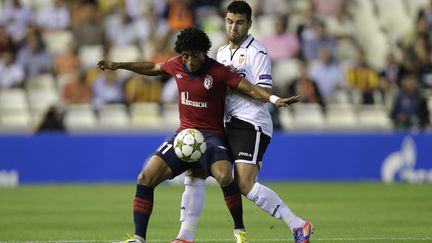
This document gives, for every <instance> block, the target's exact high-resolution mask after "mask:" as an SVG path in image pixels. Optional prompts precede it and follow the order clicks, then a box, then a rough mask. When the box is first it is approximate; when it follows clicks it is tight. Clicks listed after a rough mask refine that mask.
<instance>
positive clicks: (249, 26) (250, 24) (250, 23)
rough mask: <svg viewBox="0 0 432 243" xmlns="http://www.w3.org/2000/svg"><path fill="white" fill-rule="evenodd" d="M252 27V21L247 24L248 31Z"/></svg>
mask: <svg viewBox="0 0 432 243" xmlns="http://www.w3.org/2000/svg"><path fill="white" fill-rule="evenodd" d="M251 27H252V19H251V20H250V21H249V22H248V30H249V29H250V28H251Z"/></svg>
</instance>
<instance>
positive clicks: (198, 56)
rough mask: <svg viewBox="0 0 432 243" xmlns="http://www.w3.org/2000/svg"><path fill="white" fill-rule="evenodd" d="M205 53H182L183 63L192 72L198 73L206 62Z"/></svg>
mask: <svg viewBox="0 0 432 243" xmlns="http://www.w3.org/2000/svg"><path fill="white" fill-rule="evenodd" d="M205 56H206V55H205V53H204V52H191V51H183V52H182V53H181V57H182V61H183V63H184V64H185V65H186V68H187V69H188V70H189V71H190V72H196V71H198V70H199V69H200V68H201V66H202V65H203V63H204V60H205Z"/></svg>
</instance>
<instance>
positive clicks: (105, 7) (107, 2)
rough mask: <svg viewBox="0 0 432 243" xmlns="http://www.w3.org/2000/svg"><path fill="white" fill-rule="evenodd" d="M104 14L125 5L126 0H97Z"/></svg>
mask: <svg viewBox="0 0 432 243" xmlns="http://www.w3.org/2000/svg"><path fill="white" fill-rule="evenodd" d="M96 1H97V5H98V6H99V9H100V10H101V11H102V14H103V15H108V14H112V13H113V12H115V11H116V10H117V9H119V8H122V7H124V0H96Z"/></svg>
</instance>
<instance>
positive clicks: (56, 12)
mask: <svg viewBox="0 0 432 243" xmlns="http://www.w3.org/2000/svg"><path fill="white" fill-rule="evenodd" d="M36 23H37V25H38V26H39V27H40V28H41V29H43V30H47V31H58V30H65V29H67V28H68V27H69V26H70V13H69V9H68V8H67V7H66V4H65V2H64V0H53V2H52V4H47V5H45V6H44V7H43V8H41V9H40V10H39V11H38V13H37V16H36Z"/></svg>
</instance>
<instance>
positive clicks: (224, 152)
mask: <svg viewBox="0 0 432 243" xmlns="http://www.w3.org/2000/svg"><path fill="white" fill-rule="evenodd" d="M210 46H211V43H210V40H209V38H208V36H207V35H206V34H205V33H204V32H203V31H201V30H199V29H197V28H194V27H191V28H187V29H184V30H183V31H181V32H180V34H179V35H178V36H177V40H176V43H175V51H176V52H177V53H179V54H180V55H179V56H177V57H174V58H172V59H170V60H168V61H167V62H165V63H157V64H156V63H151V62H109V61H100V62H99V63H98V66H99V68H100V69H102V70H105V69H109V70H117V69H126V70H130V71H133V72H136V73H139V74H143V75H151V76H154V75H162V74H169V75H171V76H174V77H175V79H176V83H177V86H178V92H179V97H180V99H179V102H178V105H179V111H180V127H179V129H178V130H177V131H181V130H183V129H185V128H195V129H198V130H200V131H201V132H202V133H203V134H204V136H205V138H206V143H207V150H206V152H205V154H204V155H203V156H202V157H201V159H200V160H199V161H198V162H196V163H187V162H183V161H182V160H180V159H179V158H177V156H176V155H175V152H174V148H173V140H174V137H175V135H173V136H172V137H171V138H169V139H168V140H167V141H165V142H164V143H162V145H161V146H160V147H159V148H158V149H157V150H156V152H155V153H154V154H153V156H151V158H150V159H149V160H148V161H147V163H146V166H145V168H144V169H143V171H142V172H141V173H140V174H139V176H138V182H137V189H136V194H135V199H134V223H135V235H134V238H133V239H130V240H126V241H125V242H130V243H131V242H138V243H145V242H146V232H147V226H148V221H149V218H150V215H151V212H152V209H153V195H154V188H155V187H156V186H157V185H159V184H160V183H161V182H163V181H165V180H167V179H171V178H174V177H175V176H177V175H179V174H181V173H183V172H184V171H186V170H187V169H190V168H203V169H204V170H206V171H207V172H208V173H209V174H210V175H212V176H213V177H214V178H215V179H216V181H217V182H218V183H219V184H220V186H221V187H222V191H223V194H224V197H225V202H226V204H227V206H228V208H229V210H230V213H231V215H232V217H233V218H235V219H236V222H238V224H239V225H237V226H236V227H239V228H244V226H243V222H242V203H241V195H240V191H239V189H238V186H237V183H235V182H234V181H233V176H232V164H231V162H230V154H229V151H228V149H227V145H226V144H225V142H224V137H223V136H224V125H223V116H224V106H225V96H226V90H227V88H228V87H229V88H231V89H235V90H238V91H239V92H241V93H243V94H245V95H247V96H250V97H252V98H255V99H259V100H261V101H264V102H267V101H270V97H271V94H270V93H269V92H268V91H267V90H266V89H264V88H262V87H259V86H257V85H253V84H251V83H250V82H249V81H247V80H246V79H244V78H242V77H241V76H239V75H237V74H235V73H233V72H231V71H230V69H229V68H227V67H225V66H224V65H222V64H220V63H218V62H217V61H215V60H214V59H211V58H209V57H208V56H207V52H208V50H209V49H210ZM273 97H274V96H273ZM298 100H299V97H291V98H278V99H274V98H272V101H273V102H274V103H275V104H276V105H277V106H279V107H281V106H287V105H289V104H291V103H295V102H297V101H298Z"/></svg>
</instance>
